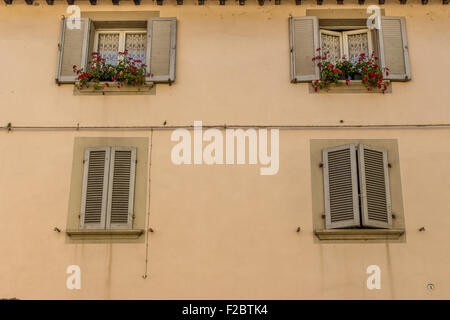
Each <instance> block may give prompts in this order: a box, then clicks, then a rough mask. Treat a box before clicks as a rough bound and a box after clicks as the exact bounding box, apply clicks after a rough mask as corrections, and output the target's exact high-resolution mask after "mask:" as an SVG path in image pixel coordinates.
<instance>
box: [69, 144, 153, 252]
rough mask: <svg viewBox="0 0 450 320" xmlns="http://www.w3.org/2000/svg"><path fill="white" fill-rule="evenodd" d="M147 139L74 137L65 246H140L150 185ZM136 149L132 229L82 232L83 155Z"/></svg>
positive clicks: (84, 230)
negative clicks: (104, 149) (95, 150)
mask: <svg viewBox="0 0 450 320" xmlns="http://www.w3.org/2000/svg"><path fill="white" fill-rule="evenodd" d="M149 139H150V138H149V137H147V136H145V135H144V136H131V137H105V136H100V137H97V136H93V137H75V138H74V149H73V160H72V173H71V178H70V194H69V205H68V214H67V222H66V228H65V234H66V242H67V243H80V241H82V242H83V243H111V242H112V243H142V242H143V241H144V240H145V236H144V235H145V230H146V229H147V228H146V224H147V222H146V221H147V214H148V211H147V203H148V193H147V192H148V181H149V174H150V173H149V166H148V164H149V161H150V160H149V148H150V143H149ZM100 146H103V147H110V148H116V149H117V148H130V147H131V148H135V149H136V162H135V163H136V166H135V181H134V186H135V187H134V193H133V225H132V229H128V228H127V229H106V228H105V229H83V228H81V225H80V216H81V209H82V207H81V205H82V201H81V199H82V189H83V182H84V180H83V176H84V166H85V162H84V160H85V151H86V149H88V148H93V147H100Z"/></svg>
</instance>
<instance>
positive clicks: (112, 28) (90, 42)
mask: <svg viewBox="0 0 450 320" xmlns="http://www.w3.org/2000/svg"><path fill="white" fill-rule="evenodd" d="M76 22H78V26H79V28H78V27H75V28H74V23H73V21H70V20H69V19H66V18H63V19H62V21H61V35H60V42H59V45H58V48H59V59H58V66H57V76H56V80H57V82H58V83H75V82H76V80H77V77H76V75H75V73H74V72H73V66H74V65H76V66H78V67H81V68H83V69H84V70H85V69H86V65H87V62H88V61H89V57H90V54H91V52H93V51H99V52H100V53H101V55H102V57H104V58H105V59H107V60H108V61H109V62H110V63H111V64H117V63H118V59H120V56H119V54H118V52H119V51H122V52H123V51H124V50H125V49H128V52H129V57H133V58H135V59H138V60H142V61H143V62H144V63H145V64H146V65H147V72H148V74H149V77H147V79H146V80H147V81H148V82H167V83H169V84H170V83H172V82H174V81H175V49H176V28H177V24H176V18H149V19H146V20H142V21H119V22H115V21H95V20H92V19H91V18H80V19H79V21H76ZM105 26H107V27H105ZM136 26H138V27H136Z"/></svg>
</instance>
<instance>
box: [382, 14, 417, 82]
mask: <svg viewBox="0 0 450 320" xmlns="http://www.w3.org/2000/svg"><path fill="white" fill-rule="evenodd" d="M378 32H379V37H378V40H379V47H380V56H381V65H382V67H387V68H388V69H389V75H388V76H386V79H388V80H393V81H396V80H397V81H407V80H411V69H410V65H409V53H408V40H407V37H406V23H405V18H403V17H384V16H382V17H381V29H380V30H378Z"/></svg>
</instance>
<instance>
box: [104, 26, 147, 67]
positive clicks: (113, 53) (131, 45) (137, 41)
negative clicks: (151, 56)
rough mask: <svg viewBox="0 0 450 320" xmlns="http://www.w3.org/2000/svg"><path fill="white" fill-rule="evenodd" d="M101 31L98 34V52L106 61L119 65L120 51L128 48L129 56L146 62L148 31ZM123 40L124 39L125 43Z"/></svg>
mask: <svg viewBox="0 0 450 320" xmlns="http://www.w3.org/2000/svg"><path fill="white" fill-rule="evenodd" d="M122 35H123V36H124V37H122V38H121V33H100V34H99V35H98V52H99V54H100V56H101V57H102V58H103V59H106V63H108V64H112V65H117V64H118V63H119V51H121V50H122V49H120V48H124V49H123V50H128V57H129V58H133V59H135V60H141V61H142V63H145V52H146V43H147V37H146V35H147V34H146V33H125V34H123V33H122ZM121 41H124V42H125V43H123V42H122V45H121Z"/></svg>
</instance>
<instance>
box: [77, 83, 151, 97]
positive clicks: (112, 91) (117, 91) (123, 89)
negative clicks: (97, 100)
mask: <svg viewBox="0 0 450 320" xmlns="http://www.w3.org/2000/svg"><path fill="white" fill-rule="evenodd" d="M104 83H105V82H100V84H101V85H102V87H103V88H102V89H100V90H95V89H94V88H93V86H92V84H91V85H89V87H87V88H86V87H83V88H80V86H79V84H78V83H75V86H74V94H75V95H127V94H152V93H153V92H154V87H155V84H154V83H153V82H146V83H144V84H143V85H142V86H132V85H123V86H119V83H118V82H108V84H109V87H107V86H106V85H104Z"/></svg>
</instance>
